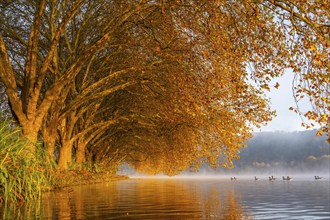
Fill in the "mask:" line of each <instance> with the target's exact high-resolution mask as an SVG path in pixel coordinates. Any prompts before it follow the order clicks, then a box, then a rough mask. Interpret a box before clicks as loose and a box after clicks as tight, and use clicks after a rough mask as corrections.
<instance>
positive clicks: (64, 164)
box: [57, 142, 72, 170]
mask: <svg viewBox="0 0 330 220" xmlns="http://www.w3.org/2000/svg"><path fill="white" fill-rule="evenodd" d="M71 163H72V144H71V143H70V142H66V143H64V144H63V145H62V147H61V148H60V156H59V160H58V165H57V169H58V170H66V169H67V168H68V166H69V165H71Z"/></svg>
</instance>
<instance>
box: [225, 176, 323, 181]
mask: <svg viewBox="0 0 330 220" xmlns="http://www.w3.org/2000/svg"><path fill="white" fill-rule="evenodd" d="M322 178H323V177H321V176H314V179H315V180H320V179H322ZM268 179H269V181H275V180H276V179H277V178H276V177H274V176H270V177H268ZM282 179H283V181H284V180H287V181H290V180H292V177H290V176H286V177H285V176H282ZM230 180H238V178H236V177H230ZM254 180H255V181H257V180H259V178H258V177H256V176H255V177H254Z"/></svg>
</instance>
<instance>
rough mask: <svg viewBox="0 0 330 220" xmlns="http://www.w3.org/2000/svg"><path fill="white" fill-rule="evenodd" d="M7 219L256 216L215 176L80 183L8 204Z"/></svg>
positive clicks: (237, 217) (217, 217)
mask: <svg viewBox="0 0 330 220" xmlns="http://www.w3.org/2000/svg"><path fill="white" fill-rule="evenodd" d="M1 215H2V217H4V219H157V220H161V219H252V218H250V217H249V214H248V212H246V211H245V210H244V207H243V206H242V203H241V195H240V193H239V192H236V191H235V188H233V187H225V188H223V187H221V185H219V184H218V183H216V182H214V181H209V182H208V181H191V180H190V181H189V180H185V181H184V180H137V179H136V180H126V181H119V182H114V183H105V184H96V185H89V186H81V187H74V188H71V189H68V190H64V191H61V192H52V193H47V194H45V195H44V197H43V199H42V200H41V201H39V202H35V203H29V204H25V205H24V206H22V207H20V208H16V209H14V207H12V206H9V207H7V208H2V212H1Z"/></svg>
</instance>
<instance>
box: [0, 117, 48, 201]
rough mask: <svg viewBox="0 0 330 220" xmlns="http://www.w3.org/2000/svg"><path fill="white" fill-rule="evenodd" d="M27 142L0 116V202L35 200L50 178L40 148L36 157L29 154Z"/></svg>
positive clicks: (17, 130) (16, 129) (18, 131)
mask: <svg viewBox="0 0 330 220" xmlns="http://www.w3.org/2000/svg"><path fill="white" fill-rule="evenodd" d="M27 144H28V142H27V140H26V139H24V138H23V137H22V136H21V135H20V130H19V129H18V128H15V127H14V126H12V125H11V124H10V122H9V121H8V120H6V119H3V118H2V117H1V115H0V203H8V202H13V203H19V202H22V201H26V200H31V199H37V198H39V197H40V193H41V191H42V190H43V189H44V188H45V187H47V186H49V183H50V181H51V174H50V173H51V172H50V170H49V168H50V166H48V165H47V164H45V162H43V160H42V154H43V152H42V149H38V153H37V156H36V157H31V156H27V155H29V154H28V152H27V150H26V147H25V146H27Z"/></svg>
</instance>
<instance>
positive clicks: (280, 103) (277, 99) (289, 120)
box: [255, 72, 310, 131]
mask: <svg viewBox="0 0 330 220" xmlns="http://www.w3.org/2000/svg"><path fill="white" fill-rule="evenodd" d="M292 79H293V73H292V72H287V73H286V74H284V76H283V77H280V78H276V79H274V80H273V81H272V85H275V83H276V82H278V83H279V84H280V87H279V88H278V89H275V88H274V87H273V86H272V87H271V92H270V93H267V95H269V97H270V98H271V102H272V105H271V106H272V109H274V110H276V114H277V116H276V117H275V118H274V119H273V120H272V121H271V122H270V123H268V125H267V126H264V127H261V128H260V129H256V130H255V131H302V130H306V128H303V127H301V123H302V121H301V118H300V116H299V115H298V114H296V113H294V112H293V111H290V110H289V108H290V107H291V106H292V107H295V103H294V98H293V95H292ZM299 106H300V109H302V110H306V109H309V108H310V104H309V102H308V100H301V101H300V102H299ZM305 120H306V119H305Z"/></svg>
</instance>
